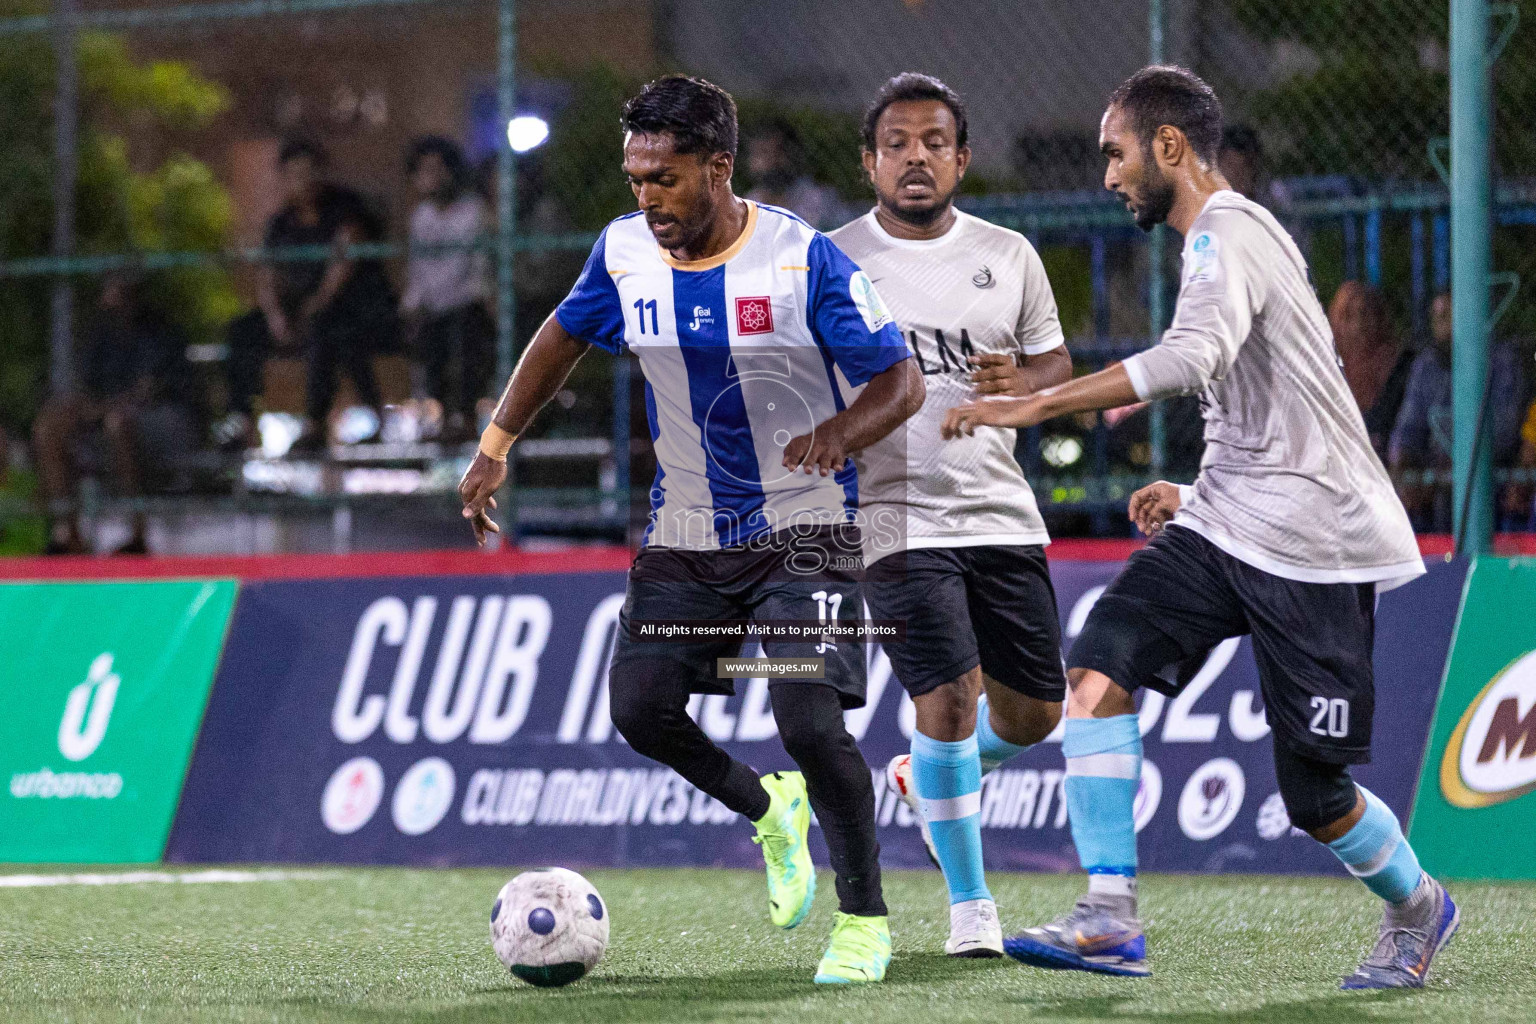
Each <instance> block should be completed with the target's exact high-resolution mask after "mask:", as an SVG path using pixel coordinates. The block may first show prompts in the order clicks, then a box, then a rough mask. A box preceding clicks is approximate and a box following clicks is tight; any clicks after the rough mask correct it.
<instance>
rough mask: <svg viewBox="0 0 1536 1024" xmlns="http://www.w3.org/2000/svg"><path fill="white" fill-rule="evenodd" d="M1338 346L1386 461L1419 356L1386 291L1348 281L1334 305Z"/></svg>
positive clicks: (1368, 426) (1348, 378)
mask: <svg viewBox="0 0 1536 1024" xmlns="http://www.w3.org/2000/svg"><path fill="white" fill-rule="evenodd" d="M1328 324H1329V326H1331V327H1332V328H1333V346H1334V349H1335V350H1336V351H1337V352H1338V354H1339V360H1340V361H1341V362H1342V363H1343V366H1344V380H1345V381H1346V382H1347V383H1348V384H1349V391H1350V394H1352V395H1354V398H1355V404H1356V405H1358V406H1359V407H1360V414H1361V415H1362V416H1363V417H1364V418H1365V429H1366V431H1367V432H1369V434H1370V435H1371V447H1372V448H1374V449H1375V450H1376V455H1377V457H1378V458H1380V459H1381V461H1382V462H1383V463H1385V462H1386V461H1387V442H1388V441H1389V440H1390V439H1391V437H1392V428H1393V426H1395V425H1396V423H1397V412H1398V410H1399V409H1400V408H1402V405H1403V393H1404V391H1405V390H1406V389H1407V387H1408V374H1409V371H1411V370H1412V369H1413V353H1412V352H1410V351H1408V350H1407V349H1406V348H1405V347H1404V345H1403V343H1402V341H1401V340H1400V339H1399V338H1398V337H1397V335H1396V334H1395V333H1394V332H1393V330H1392V318H1391V316H1390V315H1389V313H1388V312H1387V303H1386V300H1385V299H1383V298H1382V296H1381V292H1379V291H1377V290H1376V289H1375V288H1372V287H1371V286H1370V285H1368V284H1365V283H1363V282H1360V281H1345V282H1344V283H1343V284H1342V285H1340V286H1339V290H1338V291H1337V292H1335V293H1334V295H1333V302H1331V303H1329V305H1328Z"/></svg>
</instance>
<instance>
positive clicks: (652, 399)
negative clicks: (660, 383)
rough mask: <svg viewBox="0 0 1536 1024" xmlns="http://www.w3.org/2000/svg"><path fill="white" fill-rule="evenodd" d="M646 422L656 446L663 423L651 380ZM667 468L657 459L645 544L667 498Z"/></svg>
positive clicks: (646, 395)
mask: <svg viewBox="0 0 1536 1024" xmlns="http://www.w3.org/2000/svg"><path fill="white" fill-rule="evenodd" d="M645 422H646V425H647V426H649V427H650V428H651V447H652V449H654V448H655V446H656V440H657V438H659V437H661V424H660V423H659V422H658V421H657V419H656V394H655V392H653V391H652V390H651V382H650V381H646V382H645ZM666 478H667V470H666V468H665V467H664V466H662V464H661V460H660V459H657V460H656V478H655V479H654V480H652V481H651V515H650V518H649V519H648V520H647V521H646V524H645V537H644V538H643V539H642V540H641V541H640V543H641V545H642V546H644V545H646V544H649V543H650V542H651V531H652V530H654V529H656V513H657V512H658V511H660V510H661V503H662V502H663V501H664V500H665V498H666V493H667V492H666V484H665V483H664V482H663V481H665V480H666Z"/></svg>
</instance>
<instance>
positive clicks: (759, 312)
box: [736, 295, 773, 334]
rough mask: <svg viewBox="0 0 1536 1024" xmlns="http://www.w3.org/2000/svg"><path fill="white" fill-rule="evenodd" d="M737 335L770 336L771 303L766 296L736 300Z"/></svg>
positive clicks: (771, 320) (771, 323) (771, 327)
mask: <svg viewBox="0 0 1536 1024" xmlns="http://www.w3.org/2000/svg"><path fill="white" fill-rule="evenodd" d="M736 333H737V334H772V333H773V303H772V302H770V301H769V300H768V296H766V295H757V296H753V297H751V298H741V299H737V300H736Z"/></svg>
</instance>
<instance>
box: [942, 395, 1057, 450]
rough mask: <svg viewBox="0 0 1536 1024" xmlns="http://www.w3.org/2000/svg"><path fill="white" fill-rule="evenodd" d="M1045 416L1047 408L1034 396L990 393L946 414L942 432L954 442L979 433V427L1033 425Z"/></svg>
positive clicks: (1040, 421) (1043, 419)
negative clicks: (1014, 396)
mask: <svg viewBox="0 0 1536 1024" xmlns="http://www.w3.org/2000/svg"><path fill="white" fill-rule="evenodd" d="M1045 419H1046V416H1045V410H1044V407H1043V406H1042V404H1041V402H1040V400H1039V399H1038V398H1036V397H1034V396H1031V397H1028V398H1011V397H1008V396H1006V395H988V396H986V397H984V398H979V399H977V400H976V401H974V402H966V403H965V404H964V405H957V406H955V407H954V408H953V409H951V410H949V412H947V413H945V414H944V423H943V425H942V426H940V427H939V433H940V434H941V435H943V437H944V440H946V441H952V440H954V439H955V438H957V437H959V436H960V435H961V434H964V435H965V436H966V437H971V436H973V435H975V433H976V428H977V427H1032V426H1034V425H1035V424H1037V423H1042V422H1044V421H1045Z"/></svg>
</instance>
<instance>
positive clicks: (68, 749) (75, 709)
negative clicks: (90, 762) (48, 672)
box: [59, 652, 122, 761]
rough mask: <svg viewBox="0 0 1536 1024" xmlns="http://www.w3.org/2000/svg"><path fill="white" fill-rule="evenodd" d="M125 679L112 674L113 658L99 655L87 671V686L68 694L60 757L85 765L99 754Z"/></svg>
mask: <svg viewBox="0 0 1536 1024" xmlns="http://www.w3.org/2000/svg"><path fill="white" fill-rule="evenodd" d="M121 683H122V679H121V678H120V677H119V676H118V674H117V673H116V672H113V671H112V654H111V652H104V653H102V654H98V655H97V656H96V657H95V659H94V660H92V662H91V667H90V668H89V669H88V670H87V671H86V674H85V682H83V683H81V684H80V685H79V686H76V687H75V688H74V689H73V690H70V691H69V697H68V699H67V700H66V701H65V702H64V717H63V718H61V719H59V753H61V754H63V755H64V756H65V757H66V758H68V759H69V760H71V761H83V760H85V759H86V758H88V757H90V756H91V755H92V754H94V753H95V752H96V748H97V747H99V746H101V741H102V740H103V739H105V738H106V735H107V726H108V725H109V724H110V723H111V721H112V705H113V704H115V703H116V702H117V688H118V686H119V685H120V684H121Z"/></svg>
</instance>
